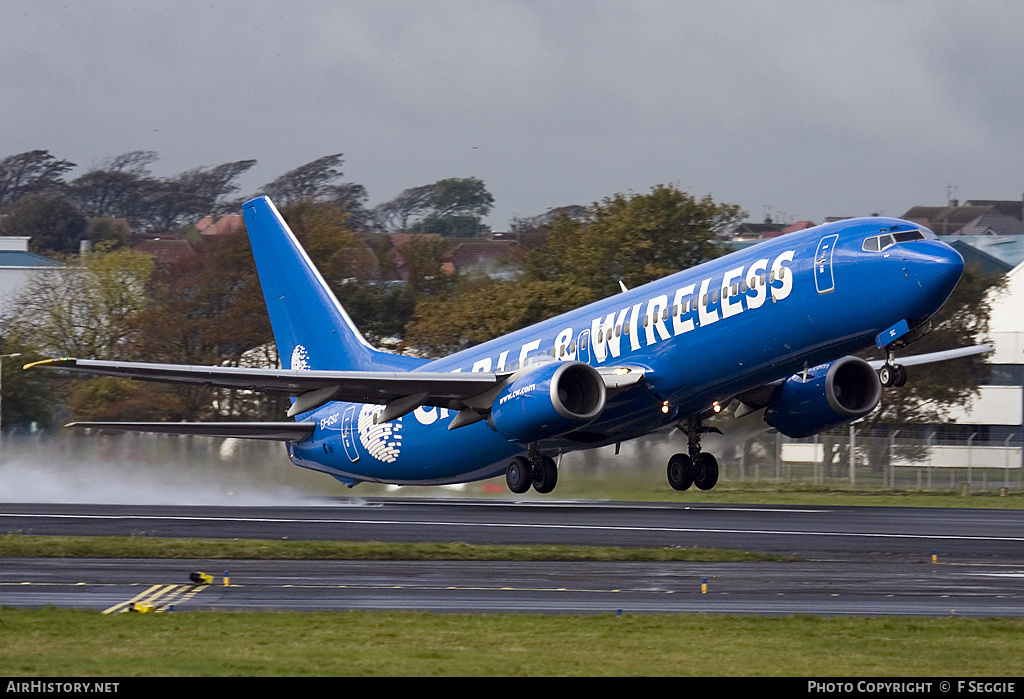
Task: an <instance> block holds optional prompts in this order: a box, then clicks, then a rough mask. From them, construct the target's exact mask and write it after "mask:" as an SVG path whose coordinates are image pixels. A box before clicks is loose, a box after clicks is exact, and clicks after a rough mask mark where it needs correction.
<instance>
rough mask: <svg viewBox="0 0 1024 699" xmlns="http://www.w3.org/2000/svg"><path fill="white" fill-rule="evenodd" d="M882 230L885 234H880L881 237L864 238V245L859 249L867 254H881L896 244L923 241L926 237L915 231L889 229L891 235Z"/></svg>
mask: <svg viewBox="0 0 1024 699" xmlns="http://www.w3.org/2000/svg"><path fill="white" fill-rule="evenodd" d="M882 230H883V231H886V232H884V233H882V234H881V235H875V236H872V237H870V238H865V239H864V244H863V245H862V246H861V249H863V250H865V251H867V252H881V251H882V250H885V249H886V248H888V247H890V246H892V245H895V244H896V243H906V242H909V241H911V240H924V239H925V237H926V236H925V234H924V233H923V232H921V231H919V230H917V229H914V230H908V231H901V230H898V228H893V229H890V230H892V233H889V232H888V231H887V230H886V229H884V228H883V229H882Z"/></svg>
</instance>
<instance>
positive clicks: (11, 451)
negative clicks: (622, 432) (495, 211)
mask: <svg viewBox="0 0 1024 699" xmlns="http://www.w3.org/2000/svg"><path fill="white" fill-rule="evenodd" d="M703 446H704V448H705V449H706V450H707V451H708V452H710V453H713V454H714V455H715V456H716V457H717V458H718V463H719V470H720V482H721V483H723V484H724V483H735V484H741V483H748V484H764V485H767V484H770V483H783V484H799V485H833V486H837V487H873V488H887V487H888V488H894V489H907V488H924V489H932V490H950V491H961V492H963V491H964V489H969V490H971V491H975V490H998V489H1000V488H1007V489H1014V490H1024V468H1022V459H1024V454H1022V452H1024V449H1022V446H1024V442H1022V439H1021V437H1020V435H1019V434H1012V435H1010V436H1008V437H1006V438H1004V439H1001V440H998V441H992V440H984V439H981V438H979V437H978V436H972V437H970V438H968V439H963V440H949V439H940V438H938V437H936V436H935V435H928V436H923V437H922V436H912V437H911V436H906V434H905V433H901V432H900V431H898V430H893V431H891V432H887V433H884V434H864V433H863V432H862V431H861V430H860V429H859V428H858V427H857V426H856V425H854V426H852V427H847V428H843V429H840V430H833V431H831V432H827V433H824V434H821V435H818V436H816V437H813V438H809V439H802V440H793V439H789V438H787V437H784V436H782V435H780V434H778V433H775V432H767V431H765V432H761V433H760V434H757V435H755V436H752V437H750V438H748V439H746V440H745V441H738V440H736V441H734V442H732V443H730V442H729V440H727V439H725V438H723V437H720V436H718V435H706V436H705V438H704V439H703ZM685 451H686V438H685V436H683V435H682V434H681V433H680V432H678V431H676V430H673V431H672V432H671V433H667V434H661V435H655V436H649V437H645V438H641V439H638V440H632V441H630V442H624V443H622V444H621V446H620V448H619V449H618V453H616V449H615V447H612V446H608V447H602V448H600V449H594V450H589V451H584V452H576V453H571V454H566V455H565V456H564V457H563V458H562V459H561V463H560V469H562V470H563V471H566V472H568V473H566V475H567V476H568V475H569V473H572V474H574V475H579V476H593V477H602V478H615V479H619V480H621V479H623V478H628V477H633V476H636V477H637V478H639V479H640V480H642V481H643V482H644V483H647V482H651V483H659V484H660V483H663V482H664V471H665V466H666V464H667V463H668V459H669V457H670V456H671V455H672V454H673V453H676V452H685ZM332 483H333V484H334V485H335V486H337V488H330V484H332ZM103 484H106V485H103ZM325 486H327V488H325ZM97 487H99V488H105V489H106V492H104V493H101V494H98V495H97V497H99V498H110V497H111V495H112V493H111V492H110V491H111V490H119V491H121V492H122V495H121V496H119V497H118V498H115V499H125V500H131V499H132V498H133V497H136V496H137V494H138V493H140V492H142V491H146V492H148V493H150V498H151V499H152V498H153V497H156V498H159V497H160V496H161V494H163V493H171V492H179V491H182V490H185V489H189V488H194V489H199V490H200V491H201V494H202V495H203V496H204V497H205V496H207V495H208V496H210V497H214V496H215V497H217V498H220V497H221V496H222V495H224V494H227V496H228V497H240V495H241V494H242V493H257V492H265V491H266V490H267V489H268V487H272V488H274V489H276V490H278V491H280V490H287V491H289V492H295V493H296V494H297V493H300V492H306V493H324V492H325V490H326V491H330V490H337V491H338V492H351V491H348V490H347V489H346V488H344V487H343V486H341V485H340V484H338V483H337V482H336V481H332V480H331V479H329V477H327V476H325V475H323V474H319V473H316V472H313V471H308V470H306V469H302V468H298V467H295V466H293V465H291V464H290V462H289V460H288V457H287V455H286V453H285V450H284V448H283V446H282V445H281V444H279V443H276V442H269V443H268V442H261V441H253V440H237V439H215V438H206V437H179V436H170V435H147V434H132V433H127V434H119V435H117V434H109V433H108V434H82V433H79V432H74V431H70V430H55V431H40V432H33V433H25V432H18V431H15V432H11V431H5V432H4V434H3V436H2V441H0V490H3V491H7V492H12V491H13V490H15V489H18V490H21V491H22V492H23V493H24V492H27V491H28V490H31V491H32V492H39V491H41V490H45V489H50V488H52V489H55V490H61V489H65V490H68V491H71V492H75V493H76V494H80V493H81V492H83V491H84V490H87V489H90V488H97ZM108 501H109V500H108Z"/></svg>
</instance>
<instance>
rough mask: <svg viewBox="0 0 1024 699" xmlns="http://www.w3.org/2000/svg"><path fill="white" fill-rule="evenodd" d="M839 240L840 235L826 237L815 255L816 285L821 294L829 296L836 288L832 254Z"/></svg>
mask: <svg viewBox="0 0 1024 699" xmlns="http://www.w3.org/2000/svg"><path fill="white" fill-rule="evenodd" d="M838 239H839V235H838V234H834V235H827V236H825V237H824V238H822V239H821V241H819V242H818V249H817V251H816V252H815V253H814V285H815V286H816V287H817V288H818V293H819V294H827V293H829V292H831V291H834V290H835V288H836V281H835V277H834V276H833V275H832V253H833V252H834V251H835V247H836V240H838Z"/></svg>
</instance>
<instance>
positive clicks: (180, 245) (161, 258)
mask: <svg viewBox="0 0 1024 699" xmlns="http://www.w3.org/2000/svg"><path fill="white" fill-rule="evenodd" d="M132 249H133V250H135V251H137V252H144V253H146V254H147V255H152V256H153V260H154V261H155V262H156V263H157V264H161V265H171V264H174V263H175V262H178V261H179V260H183V259H185V258H186V257H191V256H192V255H194V254H195V251H194V250H192V246H191V245H189V244H188V243H187V242H186V241H184V240H182V239H181V238H150V239H149V240H143V241H142V242H141V243H139V244H138V245H136V246H135V247H134V248H132Z"/></svg>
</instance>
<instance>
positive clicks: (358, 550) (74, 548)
mask: <svg viewBox="0 0 1024 699" xmlns="http://www.w3.org/2000/svg"><path fill="white" fill-rule="evenodd" d="M0 558H201V559H211V560H216V559H239V558H242V559H287V560H303V559H317V560H331V559H334V560H404V561H781V560H787V557H785V556H779V555H775V554H766V553H748V552H745V551H729V550H722V549H702V548H693V547H681V546H677V547H669V548H642V547H636V548H632V547H618V546H555V545H550V546H549V545H516V546H497V545H475V544H464V543H445V542H438V543H385V542H379V541H369V542H358V541H290V540H284V541H278V540H262V539H160V538H155V537H154V538H151V537H142V536H128V537H125V536H28V535H22V534H5V535H0Z"/></svg>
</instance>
